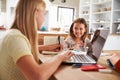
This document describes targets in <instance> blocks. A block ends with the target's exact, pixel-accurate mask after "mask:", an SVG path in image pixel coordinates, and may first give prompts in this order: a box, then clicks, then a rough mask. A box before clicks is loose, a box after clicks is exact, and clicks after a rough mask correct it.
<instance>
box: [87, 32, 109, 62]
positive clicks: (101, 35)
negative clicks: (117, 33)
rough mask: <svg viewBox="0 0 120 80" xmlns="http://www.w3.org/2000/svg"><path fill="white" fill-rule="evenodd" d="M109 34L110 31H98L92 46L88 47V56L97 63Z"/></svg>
mask: <svg viewBox="0 0 120 80" xmlns="http://www.w3.org/2000/svg"><path fill="white" fill-rule="evenodd" d="M108 34H109V30H96V31H95V33H94V36H93V38H92V41H91V45H89V47H88V51H87V55H89V56H90V57H92V58H93V59H94V60H95V61H97V60H98V58H99V56H100V54H101V51H102V48H103V46H104V44H105V41H106V38H107V36H108Z"/></svg>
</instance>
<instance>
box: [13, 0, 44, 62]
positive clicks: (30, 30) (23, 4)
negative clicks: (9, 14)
mask: <svg viewBox="0 0 120 80" xmlns="http://www.w3.org/2000/svg"><path fill="white" fill-rule="evenodd" d="M45 7H46V6H45V2H44V1H43V0H19V2H18V5H17V7H16V12H15V13H16V14H15V19H14V22H13V24H12V26H11V29H18V30H20V31H21V32H22V33H23V34H24V35H25V36H26V37H27V38H28V40H29V41H30V44H31V51H32V54H33V56H34V58H35V60H36V62H39V58H38V54H39V51H38V36H37V29H38V28H37V26H38V25H37V24H36V23H37V22H36V20H35V10H36V8H39V9H40V8H45Z"/></svg>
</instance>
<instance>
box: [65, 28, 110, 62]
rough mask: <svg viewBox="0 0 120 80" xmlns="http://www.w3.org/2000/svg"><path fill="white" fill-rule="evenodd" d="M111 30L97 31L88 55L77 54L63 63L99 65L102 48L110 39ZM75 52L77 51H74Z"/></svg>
mask: <svg viewBox="0 0 120 80" xmlns="http://www.w3.org/2000/svg"><path fill="white" fill-rule="evenodd" d="M108 34H109V30H104V29H101V30H98V29H97V30H96V31H95V33H94V35H93V38H92V40H91V42H90V43H91V45H90V46H89V47H88V50H87V51H86V53H82V54H81V52H80V54H79V53H78V52H77V54H76V53H75V54H74V55H73V56H72V57H71V58H70V59H69V60H67V61H64V62H63V63H90V64H95V63H97V61H98V59H99V56H100V54H101V51H102V48H103V47H104V44H105V41H106V39H107V37H108ZM74 52H75V51H74Z"/></svg>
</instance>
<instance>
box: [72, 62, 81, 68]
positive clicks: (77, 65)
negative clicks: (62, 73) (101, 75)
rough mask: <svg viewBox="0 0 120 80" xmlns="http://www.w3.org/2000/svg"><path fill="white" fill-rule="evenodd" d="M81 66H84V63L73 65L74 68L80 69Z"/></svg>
mask: <svg viewBox="0 0 120 80" xmlns="http://www.w3.org/2000/svg"><path fill="white" fill-rule="evenodd" d="M81 66H82V63H76V64H73V65H72V67H74V68H80V67H81Z"/></svg>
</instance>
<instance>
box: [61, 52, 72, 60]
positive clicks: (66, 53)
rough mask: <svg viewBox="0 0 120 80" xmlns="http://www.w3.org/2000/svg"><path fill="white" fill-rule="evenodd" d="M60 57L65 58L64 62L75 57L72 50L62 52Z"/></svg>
mask: <svg viewBox="0 0 120 80" xmlns="http://www.w3.org/2000/svg"><path fill="white" fill-rule="evenodd" d="M59 55H61V56H62V57H63V61H65V60H68V59H70V57H71V56H73V55H74V54H73V52H71V51H70V50H66V51H62V52H61V53H60V54H59Z"/></svg>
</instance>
